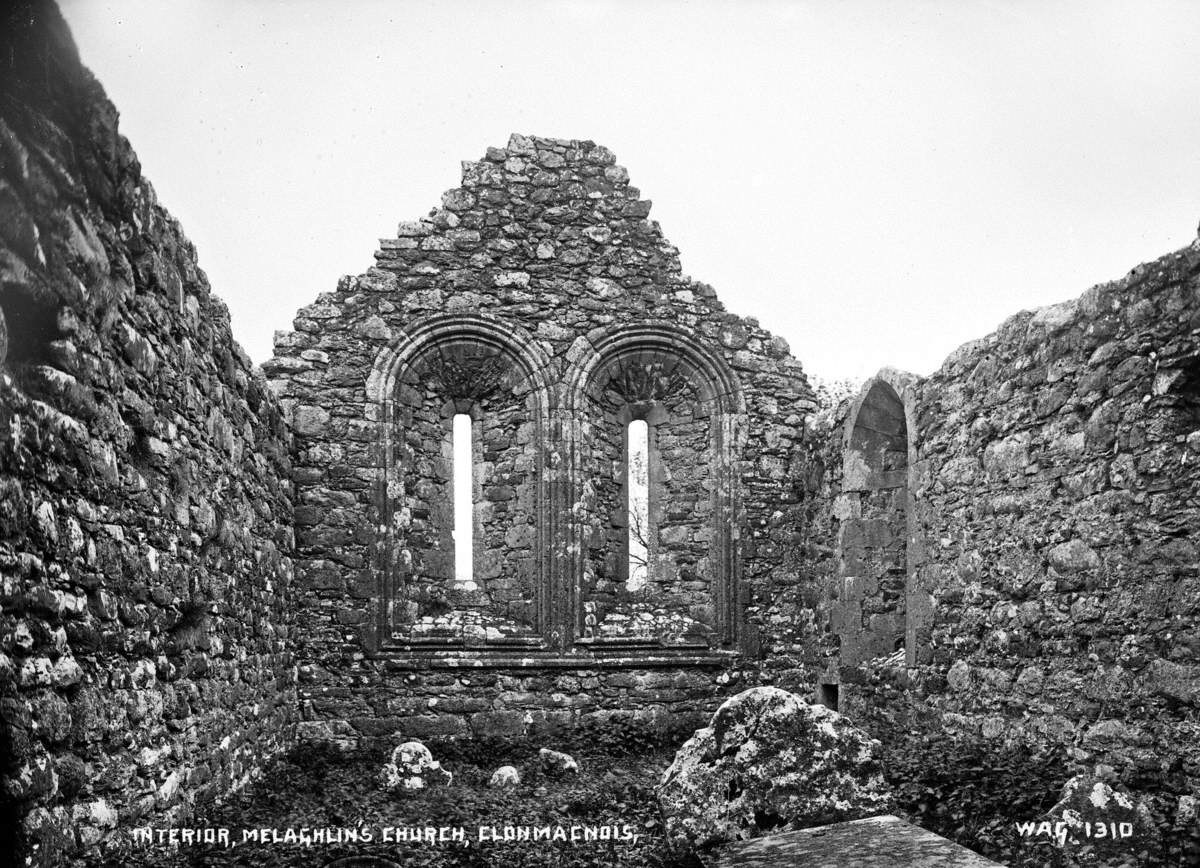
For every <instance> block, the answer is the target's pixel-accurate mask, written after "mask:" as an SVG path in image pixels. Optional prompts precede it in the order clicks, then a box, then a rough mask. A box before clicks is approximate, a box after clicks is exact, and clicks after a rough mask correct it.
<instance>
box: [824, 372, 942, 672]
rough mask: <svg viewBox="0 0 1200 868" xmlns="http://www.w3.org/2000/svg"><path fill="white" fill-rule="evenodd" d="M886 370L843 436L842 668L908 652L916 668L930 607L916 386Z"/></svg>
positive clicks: (860, 398)
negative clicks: (924, 578)
mask: <svg viewBox="0 0 1200 868" xmlns="http://www.w3.org/2000/svg"><path fill="white" fill-rule="evenodd" d="M918 382H919V380H918V378H917V377H916V376H914V375H913V374H909V373H906V372H903V371H898V370H895V369H893V368H884V369H883V370H881V371H880V372H879V373H878V374H876V375H875V376H874V377H871V378H869V379H868V380H867V381H866V382H865V383H864V384H863V386H862V388H861V389H860V391H859V394H858V395H857V396H856V397H855V399H854V400H853V401H852V402H851V404H850V407H849V410H848V412H847V414H846V420H845V425H844V427H843V430H842V490H841V493H840V495H839V503H838V514H839V516H840V517H841V524H840V526H839V530H838V538H837V553H838V572H839V578H840V581H841V583H842V591H841V594H840V598H839V601H838V603H837V605H838V607H840V608H842V609H844V610H845V611H844V612H843V613H842V614H841V615H840V616H839V617H838V621H839V622H840V623H842V624H843V625H844V627H843V631H842V643H841V647H842V653H841V662H842V664H843V665H849V666H854V665H857V664H859V663H861V662H863V661H865V660H867V659H870V658H872V657H877V656H883V655H886V654H890V653H892V652H893V651H899V650H901V648H902V649H903V651H904V659H905V662H906V665H910V666H912V665H915V664H916V662H917V660H918V657H919V650H920V648H922V647H924V646H927V644H928V643H927V642H926V641H925V640H924V635H925V632H926V631H927V629H928V624H929V614H930V608H931V605H930V602H929V597H928V594H923V593H921V591H920V582H919V581H918V577H919V569H920V565H921V563H922V562H923V561H924V549H923V544H922V540H921V538H920V534H919V532H918V528H919V523H918V519H917V503H916V498H915V492H916V490H917V486H916V484H915V478H916V474H917V472H918V471H917V468H918V453H917V440H916V430H917V429H916V421H917V414H916V386H917V384H918Z"/></svg>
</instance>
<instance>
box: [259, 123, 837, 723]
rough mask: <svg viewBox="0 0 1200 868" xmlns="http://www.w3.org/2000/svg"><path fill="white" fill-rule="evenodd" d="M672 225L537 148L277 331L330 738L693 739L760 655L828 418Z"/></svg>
mask: <svg viewBox="0 0 1200 868" xmlns="http://www.w3.org/2000/svg"><path fill="white" fill-rule="evenodd" d="M649 211H650V203H649V202H648V201H646V200H644V199H642V198H641V196H640V193H639V191H638V190H637V189H636V188H635V187H632V186H630V183H629V177H628V173H627V172H626V171H625V169H623V168H622V167H621V166H619V165H617V163H616V160H615V158H614V157H613V155H612V153H610V152H609V151H608V150H606V149H605V148H603V147H601V146H598V145H596V144H594V143H592V142H584V141H573V140H562V139H548V138H539V137H526V136H520V135H514V136H513V137H512V138H511V139H510V140H509V142H508V145H507V147H505V148H491V149H489V150H488V152H487V154H486V155H485V156H484V158H483V159H481V160H478V161H475V162H468V163H464V164H463V170H462V185H461V186H460V187H457V188H455V189H452V190H450V191H448V192H447V193H445V194H444V195H443V197H442V203H441V207H439V208H436V209H435V210H433V211H432V212H431V213H430V214H429V215H428V216H427V217H425V218H423V219H420V220H416V221H412V222H406V223H402V224H401V225H400V227H399V231H398V233H397V237H396V238H393V239H384V240H383V242H382V243H381V247H380V250H379V252H378V253H377V254H376V260H377V264H376V265H375V266H374V267H373V268H371V269H369V270H368V271H367V272H365V273H364V274H362V275H359V276H358V277H353V278H344V279H343V280H342V281H341V282H340V283H339V285H338V288H337V290H336V291H335V292H332V293H329V294H327V295H323V296H322V297H320V298H319V299H318V300H317V301H316V303H315V304H312V305H309V306H307V307H305V308H303V309H301V310H300V312H299V314H298V315H297V318H296V320H295V323H294V327H295V328H294V330H293V331H291V332H286V333H281V334H279V335H278V336H277V338H276V355H275V358H273V359H272V360H271V361H270V362H268V363H267V364H266V365H265V366H264V370H265V371H266V373H267V376H268V377H269V378H270V382H271V386H272V389H273V391H274V392H275V393H276V395H278V396H279V399H280V403H281V404H282V406H283V407H284V408H285V410H286V411H287V413H288V414H289V416H290V418H291V419H292V421H293V428H294V431H295V436H296V440H295V449H294V455H295V463H294V477H293V478H294V481H295V486H296V533H297V573H296V587H297V598H296V599H297V612H298V633H297V635H298V637H299V638H298V642H299V645H298V648H299V649H301V651H300V653H301V656H302V658H303V662H302V664H301V668H300V690H301V708H302V713H303V717H304V722H303V723H302V724H301V731H302V732H303V733H304V734H305V735H309V736H320V737H323V738H333V739H336V740H339V741H342V742H347V743H361V742H362V741H363V740H364V739H375V738H379V737H388V738H390V737H391V736H392V735H393V734H404V735H408V736H417V737H428V736H462V735H468V734H471V733H475V734H485V733H486V734H497V733H504V734H522V733H526V732H530V731H532V732H539V731H553V730H556V729H558V728H561V727H565V726H573V725H575V724H577V723H579V721H580V719H581V718H584V717H588V716H595V715H597V714H599V715H612V714H621V715H627V716H632V715H637V716H638V718H639V719H644V720H646V721H648V722H649V721H654V720H660V719H664V718H672V719H676V720H678V719H689V720H690V719H692V718H693V717H694V715H695V714H696V713H698V712H699V711H701V710H711V707H710V706H712V705H713V704H714V702H715V699H714V697H715V696H716V694H717V692H718V685H717V683H716V682H715V681H714V676H716V675H719V674H722V673H724V677H725V679H728V673H729V670H731V669H736V668H737V667H738V665H739V661H740V660H741V659H742V658H743V657H744V656H748V657H750V658H757V656H758V651H759V649H760V647H761V636H762V634H763V631H764V629H765V628H766V625H765V623H764V620H763V618H762V615H761V612H760V606H761V601H763V600H765V599H767V598H769V597H770V596H771V595H772V594H773V593H774V592H775V591H776V589H777V588H779V587H781V586H785V585H787V584H789V583H791V582H794V581H795V570H794V566H793V565H792V564H791V563H790V561H789V558H790V557H791V556H790V554H789V551H788V546H787V542H788V540H789V539H791V538H792V537H793V536H794V535H796V534H797V533H799V530H800V526H801V518H802V514H803V513H802V509H801V508H800V502H801V500H802V497H801V494H800V492H799V491H798V490H797V485H796V481H795V480H796V479H798V478H802V476H803V474H802V472H801V462H802V461H803V458H804V448H803V446H802V443H803V439H804V437H805V430H806V429H805V419H806V417H807V416H808V414H809V413H810V412H811V411H812V410H813V409H814V402H813V396H812V393H811V391H810V390H809V388H808V385H807V383H806V380H805V378H804V375H803V373H802V372H801V369H800V365H799V363H797V362H796V361H795V360H794V359H793V358H792V357H791V356H790V355H789V354H788V348H787V345H786V344H785V343H784V342H783V341H782V340H781V339H779V338H776V337H772V336H771V335H770V334H769V333H767V332H765V331H764V330H763V329H762V328H761V327H760V326H759V325H758V323H757V322H756V321H754V320H752V319H746V318H743V317H739V316H737V315H734V314H732V313H729V312H727V311H726V310H725V309H724V307H723V305H721V303H720V302H719V301H718V300H717V299H716V297H715V294H714V293H713V291H712V289H711V288H710V287H708V286H706V285H704V284H701V283H697V282H695V281H692V280H690V279H688V278H686V277H684V276H683V275H682V274H681V269H680V265H679V258H678V252H677V251H676V249H675V248H674V247H672V246H671V245H670V244H669V243H668V242H667V241H666V240H665V238H664V237H663V235H662V233H661V231H660V229H659V227H658V225H657V224H656V223H654V222H652V221H650V220H648V219H647V215H648V213H649ZM458 415H464V416H468V417H469V418H470V426H471V432H472V433H471V435H470V438H471V444H470V449H469V457H470V464H471V467H470V470H469V472H470V473H471V474H472V477H473V485H472V488H473V494H472V500H473V504H472V510H473V512H472V518H471V527H470V528H469V530H468V532H469V533H471V534H472V535H473V536H474V538H475V543H476V544H475V547H474V553H473V556H472V561H473V563H472V567H473V569H472V571H471V576H470V578H469V579H466V578H463V577H462V576H461V575H460V574H459V572H460V571H459V569H458V567H461V565H456V563H455V558H456V557H457V556H458V555H456V552H455V546H454V539H453V535H454V533H455V528H454V510H453V508H452V500H453V497H452V487H453V486H452V479H453V476H454V474H455V473H456V472H461V469H460V468H456V467H455V466H454V464H453V461H452V452H453V443H452V439H453V438H452V428H453V424H452V423H453V419H454V417H455V416H458ZM634 421H643V422H645V423H646V425H647V428H648V430H649V438H650V456H649V474H650V494H649V506H648V516H647V518H646V525H647V526H646V527H645V528H643V529H642V530H643V531H644V534H643V535H644V537H645V540H644V542H645V543H646V545H647V547H648V555H647V557H648V566H647V570H646V574H645V578H644V580H642V579H639V578H638V577H637V576H635V575H631V570H630V566H629V547H630V545H631V543H630V541H629V539H630V519H629V514H628V510H627V503H628V499H629V492H628V485H629V479H628V477H629V473H628V464H629V460H630V459H629V445H628V442H627V441H628V439H629V435H628V431H629V430H630V423H631V422H634ZM351 685H357V686H358V687H356V688H355V689H352V690H351V689H348V688H349V687H350V686H351ZM363 688H366V689H363Z"/></svg>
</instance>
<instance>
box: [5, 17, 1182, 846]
mask: <svg viewBox="0 0 1200 868" xmlns="http://www.w3.org/2000/svg"><path fill="white" fill-rule="evenodd" d="M4 14H5V16H7V17H6V18H5V19H4V20H3V25H4V26H3V27H2V28H0V34H2V36H0V40H2V41H3V49H4V50H3V51H2V52H0V64H3V75H0V742H2V746H3V750H2V752H0V757H3V759H2V762H3V769H2V774H3V798H4V800H5V805H4V806H3V807H4V808H5V810H3V811H0V816H2V817H3V818H5V820H8V818H13V819H12V820H8V823H7V824H6V825H0V835H2V836H3V840H0V851H3V852H12V853H20V854H24V855H26V856H28V857H29V858H30V859H35V858H36V859H37V860H38V861H40V862H41V864H47V865H50V864H72V863H75V864H86V863H87V861H88V859H89V858H91V857H93V856H94V855H95V853H96V852H97V848H98V846H99V845H100V844H101V843H102V842H103V841H104V840H105V839H106V838H110V837H111V836H113V835H114V834H117V833H120V832H122V831H123V830H126V829H128V828H129V827H132V826H134V825H144V824H147V823H157V824H160V825H169V824H172V823H178V822H182V821H183V820H184V818H186V817H189V816H192V815H195V814H200V813H203V810H204V806H205V803H206V802H208V801H209V800H211V799H214V798H219V797H221V796H224V795H226V794H228V793H229V792H231V791H232V790H234V789H236V788H237V787H238V786H240V785H242V784H243V783H244V782H245V781H246V780H248V779H249V777H250V776H252V775H253V774H254V773H255V771H256V770H257V769H259V768H261V766H262V765H263V764H264V763H265V762H266V761H268V760H269V758H270V757H271V756H272V755H273V754H274V753H275V752H277V751H279V750H282V749H284V748H285V747H287V746H288V745H290V744H292V743H294V742H295V741H296V740H297V739H323V740H332V741H335V742H339V743H342V744H345V745H371V744H376V743H379V742H388V743H398V742H399V741H404V740H407V739H413V738H418V739H419V738H428V737H431V736H455V737H470V736H473V735H476V734H480V735H493V736H494V735H500V736H503V735H505V734H520V733H531V734H539V733H552V732H553V731H555V730H556V729H559V728H564V727H573V726H577V725H580V724H583V723H586V722H587V721H589V720H608V721H614V720H615V721H617V722H618V723H620V722H624V723H625V724H627V725H631V726H636V725H647V726H652V725H667V724H668V723H670V722H672V721H673V722H675V723H676V724H677V725H687V724H689V723H691V722H699V721H700V720H702V719H703V715H705V713H706V712H711V711H712V710H713V709H714V708H715V707H716V706H717V705H718V704H720V702H721V701H722V699H723V698H724V697H726V696H728V695H731V694H732V693H736V692H738V691H740V690H742V689H744V688H745V687H747V686H751V685H754V684H764V683H765V684H774V685H778V686H781V687H785V688H787V689H790V690H793V691H796V692H799V693H803V694H806V695H808V694H812V695H815V696H816V697H819V698H820V699H821V700H822V701H824V702H826V703H828V704H831V705H840V707H841V710H842V711H843V712H844V713H846V714H847V716H848V717H849V718H850V719H851V720H852V721H853V722H854V724H855V725H856V726H860V727H863V728H864V729H866V730H867V731H868V732H870V733H872V734H875V735H878V734H880V733H884V732H888V731H895V730H896V729H897V728H898V727H902V728H905V729H906V730H912V731H917V732H921V731H925V732H941V731H943V730H950V731H953V732H957V733H960V734H962V735H963V737H966V738H972V739H977V740H982V741H986V742H994V743H1002V742H1004V741H1014V740H1022V741H1035V742H1042V743H1053V744H1060V745H1063V746H1065V747H1067V748H1068V750H1069V751H1070V755H1071V756H1072V758H1073V761H1075V762H1077V763H1078V764H1079V765H1080V767H1081V768H1086V767H1090V765H1092V764H1094V763H1103V764H1106V765H1109V766H1110V767H1112V768H1114V769H1117V770H1118V775H1119V776H1122V778H1123V779H1125V780H1137V781H1140V782H1141V785H1142V786H1144V787H1153V788H1156V789H1157V791H1159V792H1165V793H1170V794H1177V795H1178V796H1179V797H1180V804H1181V805H1183V803H1184V799H1186V798H1191V797H1194V796H1195V795H1196V794H1197V792H1198V790H1200V762H1198V758H1197V753H1196V749H1195V747H1194V745H1195V744H1196V743H1197V741H1198V736H1200V724H1198V722H1197V711H1196V709H1197V702H1198V700H1200V686H1198V685H1200V681H1198V678H1197V676H1198V675H1200V673H1198V672H1197V669H1196V662H1195V659H1196V653H1197V650H1198V648H1200V634H1198V633H1197V628H1196V622H1197V615H1198V611H1197V610H1198V607H1200V566H1198V563H1197V548H1196V546H1197V543H1196V537H1195V528H1196V527H1197V526H1198V524H1200V472H1198V471H1197V465H1198V462H1200V337H1198V335H1200V242H1198V243H1196V244H1193V245H1191V246H1190V247H1188V248H1186V249H1184V250H1181V251H1179V252H1177V253H1174V254H1171V255H1169V256H1166V257H1163V258H1162V259H1160V260H1158V261H1157V262H1154V263H1150V264H1148V265H1145V266H1140V267H1139V268H1137V269H1135V270H1134V271H1133V272H1132V273H1131V274H1130V275H1129V276H1128V277H1126V278H1124V279H1122V280H1120V281H1117V282H1114V283H1111V284H1105V285H1102V286H1099V287H1095V288H1093V289H1092V290H1089V291H1088V292H1087V293H1085V294H1084V295H1083V296H1082V297H1081V298H1080V299H1078V300H1076V301H1072V302H1067V303H1064V304H1062V305H1056V306H1054V307H1050V308H1045V309H1042V310H1040V311H1036V312H1025V313H1021V314H1018V315H1016V316H1015V317H1013V318H1012V319H1010V320H1009V321H1008V322H1006V323H1005V324H1004V325H1002V326H1001V328H1000V329H999V330H998V331H997V332H996V333H995V334H994V335H991V336H989V337H987V338H984V339H982V340H980V341H976V342H973V343H971V344H968V345H966V346H965V347H963V348H961V349H960V350H959V351H957V352H956V353H954V354H953V355H951V357H950V358H949V359H948V360H947V362H946V364H945V365H944V366H943V367H942V368H941V369H940V370H938V371H937V372H935V373H934V374H933V375H931V376H930V377H927V378H920V377H916V376H912V375H909V374H904V373H901V372H896V371H890V370H885V371H883V372H881V373H880V375H879V376H878V377H876V378H873V379H872V380H871V381H870V382H868V383H867V384H866V385H865V386H864V387H863V390H862V392H861V393H860V394H859V395H858V397H857V398H855V399H854V400H853V401H850V402H848V404H847V405H846V406H844V407H843V408H842V409H841V411H840V415H838V417H837V419H836V422H835V424H833V425H832V426H829V425H826V424H825V423H824V422H823V421H822V417H821V416H820V415H819V414H817V413H816V412H815V409H816V407H815V402H814V397H813V393H812V391H811V390H810V389H809V387H808V385H807V382H806V380H805V377H804V374H803V373H802V371H801V368H800V365H799V364H798V363H797V362H796V361H795V359H793V358H792V357H791V355H790V354H789V350H788V348H787V346H786V345H785V344H784V342H783V341H782V340H780V339H778V338H775V337H772V336H771V335H770V334H769V333H768V332H766V331H765V330H764V329H763V328H761V327H760V326H759V324H758V323H757V322H756V321H754V320H752V319H748V318H743V317H740V316H737V315H734V314H732V313H729V312H727V311H726V310H725V309H724V308H723V307H722V305H721V304H720V302H719V301H718V300H717V299H716V297H715V295H714V293H713V291H712V290H711V289H710V288H709V287H707V286H706V285H704V284H701V283H697V282H694V281H692V280H690V279H688V278H686V277H684V276H683V275H682V273H681V270H680V266H679V260H678V255H677V252H676V250H675V249H674V248H673V247H671V245H670V244H669V243H668V242H667V241H666V240H665V238H664V237H663V235H662V233H661V231H660V229H659V227H658V225H657V224H656V223H654V222H653V221H650V220H649V219H648V214H649V209H650V203H649V202H648V201H646V200H644V199H642V198H641V195H640V193H639V192H638V191H637V190H636V188H634V187H632V186H630V183H629V179H628V177H627V175H626V172H625V171H624V170H623V169H622V168H620V167H619V166H618V165H617V164H616V161H615V159H614V157H613V155H612V154H611V153H610V152H608V151H607V150H605V149H604V148H603V147H600V146H598V145H594V144H592V143H590V142H581V141H573V140H560V139H548V138H538V137H528V136H514V137H513V138H512V139H511V140H510V141H509V143H508V145H507V146H506V147H504V148H495V149H490V150H489V151H487V153H486V154H485V155H484V156H483V158H482V159H480V160H478V161H475V162H470V163H467V164H465V165H464V167H463V173H462V182H461V184H460V186H458V187H456V188H454V189H452V190H450V191H449V192H448V193H447V194H446V195H445V197H444V199H443V201H442V203H441V205H440V207H438V208H436V209H434V210H433V211H432V212H431V213H430V214H429V215H428V216H427V217H425V218H422V219H419V220H415V221H412V222H406V223H403V224H401V225H400V227H399V231H398V232H397V235H396V237H395V238H390V239H386V240H384V241H383V242H382V243H381V248H380V250H379V252H378V254H377V262H376V264H375V265H374V266H373V267H371V268H369V269H368V270H367V271H366V272H364V273H363V274H361V275H359V276H357V277H352V278H344V279H343V280H342V281H341V282H340V283H339V285H338V287H337V289H336V290H335V291H333V292H330V293H328V294H327V295H324V296H322V297H321V298H319V299H317V301H316V302H315V303H313V304H310V305H308V306H307V307H304V308H303V309H301V311H300V312H299V314H298V316H297V318H296V320H295V322H294V323H293V330H292V331H291V332H285V333H281V334H280V335H279V336H278V337H277V340H276V354H275V358H274V359H272V360H271V361H270V362H269V363H268V364H267V365H265V366H264V368H265V373H266V377H265V378H264V376H263V375H262V374H260V373H258V372H256V371H255V370H254V369H253V368H252V366H251V364H250V362H249V360H248V359H247V358H246V357H245V355H244V354H243V353H242V352H241V350H240V349H239V348H238V347H237V345H236V344H235V343H234V342H233V341H232V338H231V336H230V331H229V322H228V314H227V312H226V309H225V307H224V305H222V304H221V302H220V301H219V300H218V299H217V298H216V297H215V296H214V295H213V294H212V293H211V292H210V289H209V287H208V284H207V281H206V279H205V277H204V274H203V272H202V271H201V270H200V269H199V267H198V265H197V262H196V255H195V251H194V250H193V248H192V246H191V245H190V244H189V243H188V242H187V240H186V239H185V238H184V236H183V234H182V232H181V231H180V229H179V227H178V226H177V224H176V223H175V222H174V221H173V220H172V219H171V218H170V216H169V215H168V214H167V213H166V212H165V211H164V210H163V209H162V208H161V207H160V206H159V205H158V204H157V201H156V199H155V197H154V193H153V190H152V188H151V187H150V185H149V183H148V182H147V181H146V179H145V178H143V177H142V175H141V171H140V168H139V166H138V163H137V159H136V157H135V156H134V154H133V151H132V150H131V149H130V147H129V144H128V143H127V142H126V141H125V139H124V138H123V137H122V136H121V135H120V134H119V133H118V131H117V116H116V111H115V109H114V108H113V107H112V105H111V104H110V103H109V102H108V101H107V100H106V99H105V97H104V95H103V92H102V90H101V89H100V87H99V85H98V84H97V83H96V82H95V80H94V79H93V78H92V77H91V76H90V74H88V73H87V72H86V70H84V69H83V67H82V66H81V65H80V63H79V60H78V57H77V56H76V53H75V50H74V47H73V45H72V43H71V40H70V37H69V35H68V33H67V31H66V28H65V25H64V24H63V22H62V20H61V18H60V17H59V16H58V14H57V12H55V11H54V10H53V8H52V7H48V6H42V5H40V4H38V5H35V4H19V5H17V6H16V7H14V8H13V10H12V11H9V12H6V13H4ZM210 255H211V253H210ZM818 289H819V288H818ZM456 418H457V419H458V420H459V423H464V420H465V424H464V427H463V428H462V429H461V430H465V431H468V432H469V434H468V435H466V437H465V440H463V439H460V440H459V441H458V442H457V443H456V441H455V438H454V435H453V432H454V430H455V424H458V423H456V422H455V419H456ZM633 423H639V424H640V423H644V424H645V428H644V429H641V430H644V431H645V432H647V433H646V434H645V435H644V436H645V437H646V438H647V450H648V465H649V467H648V477H649V483H648V490H649V495H648V498H647V505H646V508H645V515H644V516H643V517H642V518H641V519H639V521H640V522H641V526H640V527H633V526H632V525H633V524H634V522H633V521H632V520H631V515H633V511H631V510H630V509H628V508H627V506H628V499H629V490H630V482H629V478H630V475H631V474H630V464H631V460H630V446H629V441H630V438H631V437H633V436H643V435H634V434H631V432H633V431H635V430H637V426H635V425H634V424H633ZM456 453H458V454H461V455H465V456H466V458H467V459H468V460H467V467H468V468H469V470H468V471H467V472H468V473H469V476H470V478H469V480H467V481H468V482H469V490H470V492H471V494H470V497H469V499H470V510H469V511H468V514H469V518H468V519H467V520H466V524H465V525H463V524H459V523H458V522H459V519H458V517H456V515H455V511H454V509H453V500H454V491H455V482H456V479H455V473H456V470H455V461H454V459H455V457H456ZM458 472H460V473H461V471H458ZM457 481H458V482H459V483H461V482H463V479H462V477H461V476H460V477H459V478H458V480H457ZM460 490H461V489H460ZM456 533H458V534H460V535H462V534H466V535H468V536H469V537H470V539H471V541H472V543H473V545H472V554H471V555H470V563H469V565H468V564H464V563H462V562H461V556H460V555H458V554H456V552H457V551H458V549H457V548H456V545H455V543H456V542H457V541H458V540H456V539H455V534H456ZM636 536H640V541H641V542H642V543H643V544H644V545H645V552H646V555H645V560H646V564H645V566H646V569H645V571H644V573H635V571H633V570H632V569H631V566H630V563H631V548H632V543H631V539H633V538H634V537H636ZM456 559H458V561H457V562H456ZM293 565H294V567H293ZM467 566H469V567H470V569H469V570H468V569H466V567H467ZM293 569H294V573H293Z"/></svg>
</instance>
